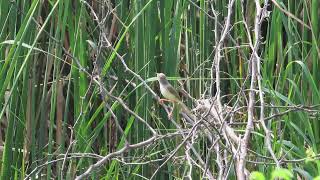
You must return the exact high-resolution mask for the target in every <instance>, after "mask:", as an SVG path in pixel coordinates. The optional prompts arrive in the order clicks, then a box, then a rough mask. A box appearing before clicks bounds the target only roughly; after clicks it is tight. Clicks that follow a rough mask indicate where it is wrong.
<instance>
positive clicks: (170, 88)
mask: <svg viewBox="0 0 320 180" xmlns="http://www.w3.org/2000/svg"><path fill="white" fill-rule="evenodd" d="M166 89H167V90H168V91H169V92H170V94H172V95H174V96H175V97H176V99H175V100H176V101H180V100H181V98H180V96H179V94H178V92H177V91H176V90H175V89H174V87H172V85H171V84H169V85H168V86H167V88H166Z"/></svg>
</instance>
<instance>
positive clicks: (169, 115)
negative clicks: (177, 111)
mask: <svg viewBox="0 0 320 180" xmlns="http://www.w3.org/2000/svg"><path fill="white" fill-rule="evenodd" d="M174 104H175V103H173V105H172V110H171V112H170V113H169V114H168V118H169V119H171V118H172V113H173V111H174Z"/></svg>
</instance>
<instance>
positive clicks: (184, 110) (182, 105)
mask: <svg viewBox="0 0 320 180" xmlns="http://www.w3.org/2000/svg"><path fill="white" fill-rule="evenodd" d="M178 105H179V106H180V108H181V111H182V112H183V113H185V114H186V115H188V116H189V117H190V118H191V119H192V120H194V121H195V120H196V116H195V115H194V114H193V113H192V112H191V110H190V109H189V108H188V106H186V105H185V104H184V103H183V102H182V101H180V102H178Z"/></svg>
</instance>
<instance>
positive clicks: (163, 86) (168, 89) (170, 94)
mask: <svg viewBox="0 0 320 180" xmlns="http://www.w3.org/2000/svg"><path fill="white" fill-rule="evenodd" d="M157 79H158V82H159V85H160V92H161V94H162V96H163V97H165V98H166V99H160V102H163V101H169V102H172V103H173V109H174V106H175V104H176V105H178V107H180V108H181V111H182V112H183V113H185V114H186V115H188V116H189V117H190V118H192V119H193V120H195V116H194V115H193V114H192V113H191V111H190V110H189V108H188V107H187V106H186V105H185V104H184V103H183V102H182V100H181V98H180V96H179V94H178V92H177V91H176V90H175V88H174V87H173V86H172V85H171V84H170V83H169V81H168V80H167V77H166V75H165V74H163V73H157ZM172 112H173V110H172V111H171V112H170V113H169V114H168V116H169V117H170V118H171V116H172Z"/></svg>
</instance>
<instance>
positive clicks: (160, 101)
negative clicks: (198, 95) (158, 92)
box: [159, 99, 173, 104]
mask: <svg viewBox="0 0 320 180" xmlns="http://www.w3.org/2000/svg"><path fill="white" fill-rule="evenodd" d="M164 101H166V102H173V101H171V100H169V99H159V103H160V104H163V102H164Z"/></svg>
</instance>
